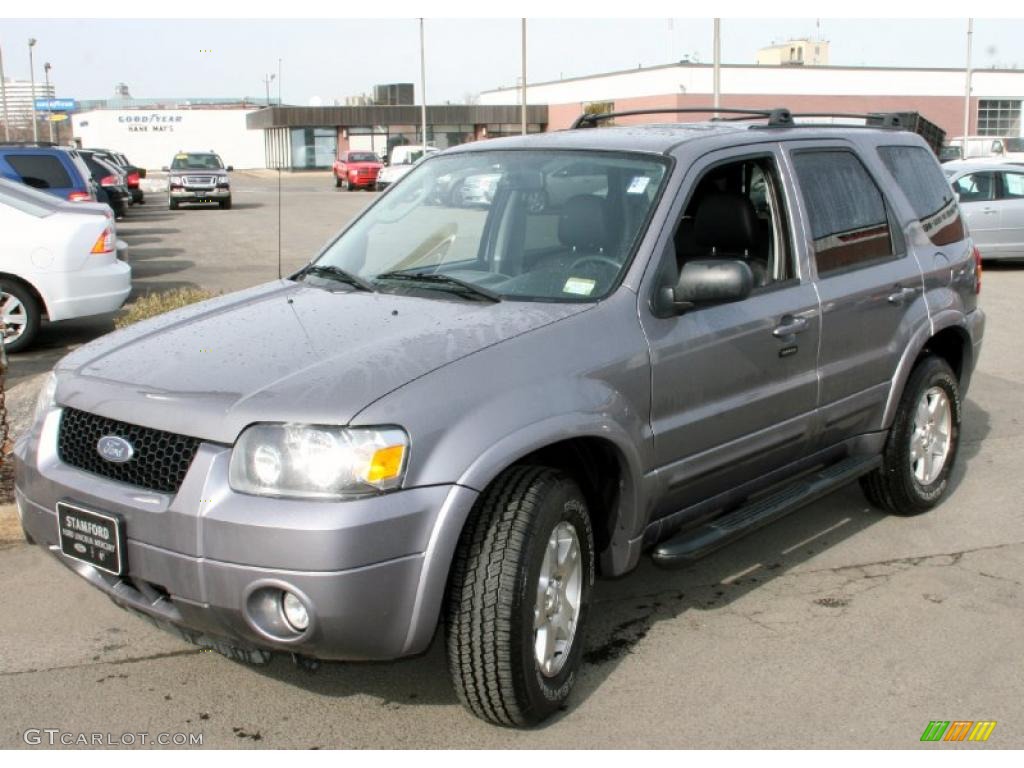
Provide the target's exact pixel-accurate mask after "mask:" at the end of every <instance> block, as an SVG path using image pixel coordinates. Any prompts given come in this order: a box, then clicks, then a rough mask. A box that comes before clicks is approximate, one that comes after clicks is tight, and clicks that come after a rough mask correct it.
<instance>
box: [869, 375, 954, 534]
mask: <svg viewBox="0 0 1024 768" xmlns="http://www.w3.org/2000/svg"><path fill="white" fill-rule="evenodd" d="M961 408H962V403H961V400H960V383H959V382H958V381H957V378H956V374H954V373H953V371H952V369H951V368H950V367H949V365H948V364H947V363H946V361H945V360H942V359H940V358H938V357H931V356H930V357H926V358H924V359H923V360H922V361H921V362H919V363H918V364H917V367H916V368H914V370H913V372H912V373H911V374H910V379H909V380H908V381H907V386H906V388H905V389H904V391H903V396H902V397H901V398H900V404H899V408H898V409H897V411H896V417H895V419H894V420H893V425H892V428H891V429H890V430H889V437H888V439H887V440H886V444H885V452H884V453H883V455H882V466H881V467H880V468H879V469H876V470H875V471H873V472H871V473H869V474H867V475H865V476H864V477H862V478H861V481H860V484H861V488H862V489H863V491H864V495H865V496H867V498H868V501H870V502H871V503H872V504H874V505H875V506H877V507H881V508H882V509H885V510H887V511H889V512H892V513H893V514H897V515H918V514H921V513H922V512H927V511H928V510H929V509H931V508H932V507H934V506H935V505H936V504H938V503H939V501H940V500H941V499H942V496H943V494H945V492H946V489H947V488H948V486H949V475H950V473H951V472H952V470H953V463H954V461H955V460H956V453H957V448H958V447H959V444H960V418H961Z"/></svg>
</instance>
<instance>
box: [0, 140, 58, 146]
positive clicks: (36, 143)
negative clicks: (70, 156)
mask: <svg viewBox="0 0 1024 768" xmlns="http://www.w3.org/2000/svg"><path fill="white" fill-rule="evenodd" d="M0 146H2V147H44V148H48V147H61V146H64V145H63V144H58V143H57V142H55V141H0Z"/></svg>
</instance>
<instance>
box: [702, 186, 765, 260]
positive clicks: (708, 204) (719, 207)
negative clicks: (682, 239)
mask: <svg viewBox="0 0 1024 768" xmlns="http://www.w3.org/2000/svg"><path fill="white" fill-rule="evenodd" d="M693 229H694V236H695V237H696V240H697V243H698V244H699V245H701V246H704V247H706V248H711V247H714V248H715V249H716V250H717V251H719V252H725V253H739V252H742V251H749V250H750V249H751V248H753V247H754V243H756V242H757V212H756V211H755V210H754V204H753V203H752V202H750V198H749V197H747V196H746V195H741V194H739V193H738V192H714V193H712V194H710V195H708V196H707V197H705V198H704V199H703V200H702V201H701V203H700V207H699V208H697V214H696V215H695V216H694V217H693Z"/></svg>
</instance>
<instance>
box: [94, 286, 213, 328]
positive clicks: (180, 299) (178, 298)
mask: <svg viewBox="0 0 1024 768" xmlns="http://www.w3.org/2000/svg"><path fill="white" fill-rule="evenodd" d="M216 295H217V294H216V293H214V292H213V291H206V290H203V289H202V288H176V289H174V290H173V291H161V292H159V293H147V294H146V295H145V296H140V297H139V298H138V299H136V300H135V301H133V302H132V303H131V304H126V305H125V306H124V308H123V309H122V310H121V314H119V315H118V316H117V318H116V319H115V320H114V327H115V328H124V327H125V326H128V325H131V324H132V323H137V322H139V321H140V320H145V319H146V318H148V317H155V316H157V315H162V314H163V313H164V312H170V311H171V310H172V309H178V308H180V307H186V306H188V305H189V304H195V303H196V302H197V301H206V299H212V298H213V297H214V296H216Z"/></svg>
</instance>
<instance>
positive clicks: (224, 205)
mask: <svg viewBox="0 0 1024 768" xmlns="http://www.w3.org/2000/svg"><path fill="white" fill-rule="evenodd" d="M220 208H221V210H222V211H230V210H231V198H230V197H229V198H228V199H227V200H221V201H220Z"/></svg>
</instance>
